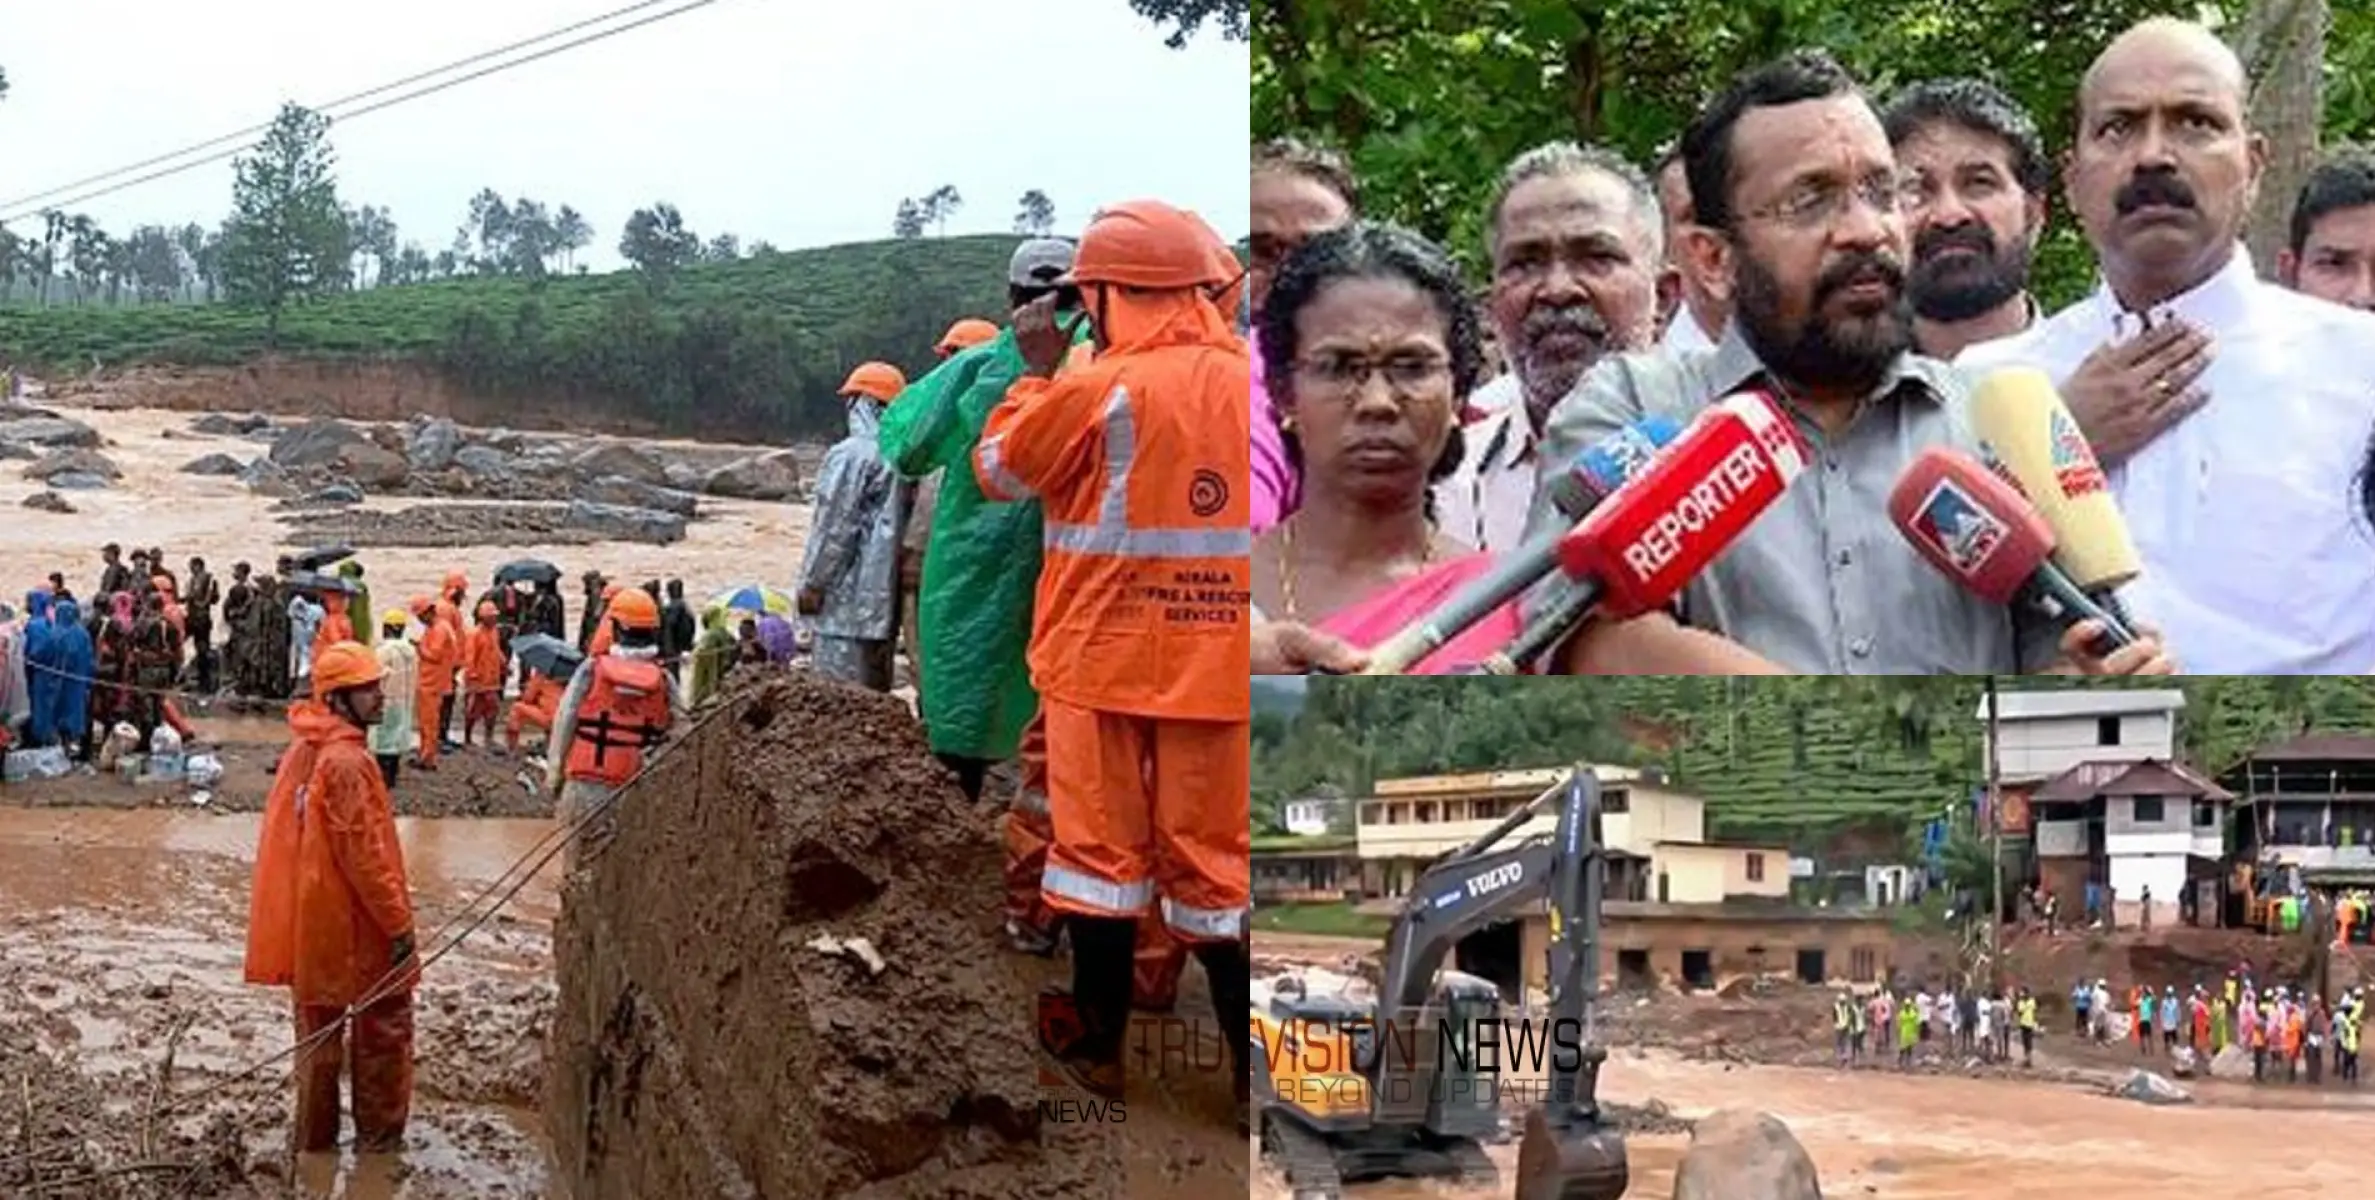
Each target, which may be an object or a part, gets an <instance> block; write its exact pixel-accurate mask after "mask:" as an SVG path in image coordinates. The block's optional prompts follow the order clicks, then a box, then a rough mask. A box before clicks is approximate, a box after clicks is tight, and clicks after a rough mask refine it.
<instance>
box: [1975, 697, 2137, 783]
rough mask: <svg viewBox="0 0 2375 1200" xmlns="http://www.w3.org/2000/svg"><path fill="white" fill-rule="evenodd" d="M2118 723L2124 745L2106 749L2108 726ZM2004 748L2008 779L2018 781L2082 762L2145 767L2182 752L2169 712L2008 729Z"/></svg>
mask: <svg viewBox="0 0 2375 1200" xmlns="http://www.w3.org/2000/svg"><path fill="white" fill-rule="evenodd" d="M2107 719H2114V720H2116V721H2117V722H2118V729H2117V733H2118V737H2119V740H2118V742H2117V743H2115V744H2108V745H2107V744H2105V743H2104V742H2103V734H2104V732H2105V730H2104V727H2103V724H2102V722H2103V721H2105V720H2107ZM1999 745H2000V748H2001V754H2002V760H2003V769H2004V774H2005V775H2007V776H2011V777H2014V778H2038V779H2042V778H2049V777H2051V776H2055V775H2059V774H2061V773H2062V772H2064V771H2067V770H2069V769H2070V768H2072V767H2075V766H2077V765H2078V764H2080V763H2082V762H2140V761H2142V760H2144V759H2147V758H2158V759H2164V760H2165V759H2168V758H2172V757H2174V756H2175V753H2176V746H2177V741H2176V723H2175V722H2173V721H2172V720H2170V714H2168V713H2120V714H2112V713H2104V714H2101V715H2100V716H2097V715H2094V714H2088V715H2085V716H2073V717H2040V718H2032V719H2028V720H2020V721H2011V720H2007V721H2005V722H2004V724H2003V730H2002V738H2001V741H2000V743H1999Z"/></svg>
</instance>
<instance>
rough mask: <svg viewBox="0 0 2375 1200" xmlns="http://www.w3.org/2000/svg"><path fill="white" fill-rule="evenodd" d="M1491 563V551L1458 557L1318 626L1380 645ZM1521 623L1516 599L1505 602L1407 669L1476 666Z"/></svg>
mask: <svg viewBox="0 0 2375 1200" xmlns="http://www.w3.org/2000/svg"><path fill="white" fill-rule="evenodd" d="M1492 565H1493V558H1492V556H1491V555H1489V554H1470V555H1467V556H1465V557H1462V558H1455V559H1453V560H1451V561H1450V562H1447V563H1443V564H1441V565H1438V566H1435V567H1432V568H1430V569H1428V570H1426V571H1422V572H1420V573H1419V574H1417V575H1414V576H1412V577H1411V578H1409V579H1408V580H1405V581H1404V582H1402V583H1400V584H1397V585H1395V586H1393V587H1389V588H1386V589H1385V590H1383V591H1380V592H1377V593H1375V594H1374V595H1371V596H1370V597H1369V598H1368V599H1366V600H1363V601H1361V602H1360V603H1358V604H1355V605H1353V606H1352V607H1350V608H1345V609H1340V610H1338V611H1337V612H1336V613H1335V614H1333V615H1332V616H1330V617H1328V618H1327V619H1326V620H1324V621H1321V622H1320V623H1319V628H1320V631H1321V632H1322V633H1328V634H1333V635H1335V636H1336V637H1340V638H1343V639H1344V640H1345V641H1348V642H1351V643H1352V644H1353V645H1355V646H1359V647H1361V648H1362V649H1364V650H1365V649H1368V648H1370V647H1373V646H1376V645H1377V644H1378V643H1380V642H1383V641H1385V640H1386V639H1387V638H1390V637H1392V636H1394V635H1395V634H1397V633H1399V632H1401V631H1402V630H1403V629H1405V628H1407V627H1408V626H1409V625H1410V624H1411V623H1412V622H1414V621H1416V620H1418V619H1419V618H1420V617H1423V616H1425V615H1427V614H1428V613H1430V612H1432V611H1434V610H1435V608H1436V606H1438V605H1440V604H1442V603H1443V602H1444V601H1445V600H1448V599H1450V598H1451V595H1452V593H1454V592H1457V591H1458V590H1459V589H1460V588H1461V587H1463V586H1464V585H1466V584H1467V583H1468V581H1469V580H1471V579H1474V578H1476V577H1477V576H1479V575H1482V574H1483V573H1484V572H1485V571H1486V570H1488V569H1489V568H1491V566H1492ZM1522 628H1524V623H1523V621H1522V619H1521V618H1520V617H1519V616H1518V608H1517V604H1516V602H1514V601H1512V602H1511V603H1508V604H1504V605H1502V606H1501V607H1499V608H1497V609H1494V610H1493V611H1492V612H1491V613H1490V614H1488V615H1487V616H1486V617H1485V618H1484V619H1483V620H1482V621H1479V622H1477V623H1476V624H1475V625H1473V626H1470V627H1469V628H1468V629H1467V630H1466V631H1465V632H1463V633H1461V634H1460V635H1459V636H1458V637H1455V638H1453V639H1451V641H1450V642H1449V643H1447V644H1445V645H1444V646H1442V647H1441V648H1440V649H1438V650H1436V651H1435V652H1434V653H1433V654H1430V655H1428V656H1426V657H1425V658H1423V659H1420V660H1419V661H1418V663H1417V664H1416V665H1415V666H1413V667H1411V668H1410V671H1409V674H1412V675H1448V674H1451V673H1452V672H1454V671H1457V670H1459V669H1461V668H1463V667H1472V666H1474V665H1476V664H1477V663H1480V662H1483V661H1484V660H1485V659H1486V658H1488V657H1490V656H1491V655H1492V654H1493V652H1494V651H1496V650H1499V649H1501V648H1502V647H1503V646H1506V645H1508V644H1509V643H1510V641H1511V640H1513V639H1515V638H1516V637H1517V635H1518V632H1519V630H1521V629H1522Z"/></svg>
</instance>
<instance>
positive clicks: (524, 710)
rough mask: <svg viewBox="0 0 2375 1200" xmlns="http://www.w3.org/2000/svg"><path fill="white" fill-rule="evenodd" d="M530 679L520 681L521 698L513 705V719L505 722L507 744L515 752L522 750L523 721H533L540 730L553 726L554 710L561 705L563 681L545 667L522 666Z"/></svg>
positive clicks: (504, 731) (529, 722) (528, 722)
mask: <svg viewBox="0 0 2375 1200" xmlns="http://www.w3.org/2000/svg"><path fill="white" fill-rule="evenodd" d="M520 673H521V674H522V675H523V676H525V677H526V679H527V682H525V683H523V684H521V685H520V698H519V700H518V702H516V703H514V704H513V705H512V706H511V719H510V720H509V721H508V722H506V723H505V724H504V727H503V733H504V745H505V748H506V749H507V750H508V751H509V752H510V753H512V754H517V753H519V749H520V725H521V724H522V723H526V724H529V725H534V726H535V727H536V728H537V729H538V730H539V731H542V730H548V729H551V728H552V727H553V713H554V710H556V709H558V708H559V707H560V706H561V684H560V682H559V681H557V680H555V679H554V678H553V677H552V676H550V675H547V674H545V673H544V672H542V671H530V670H527V669H526V668H524V667H523V668H522V669H521V672H520Z"/></svg>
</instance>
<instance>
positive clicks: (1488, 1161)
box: [1443, 1142, 1501, 1192]
mask: <svg viewBox="0 0 2375 1200" xmlns="http://www.w3.org/2000/svg"><path fill="white" fill-rule="evenodd" d="M1443 1154H1444V1157H1446V1158H1448V1159H1450V1160H1451V1165H1452V1169H1453V1170H1454V1171H1455V1172H1457V1173H1458V1176H1459V1181H1460V1186H1461V1187H1463V1188H1483V1189H1490V1190H1493V1191H1495V1192H1498V1191H1499V1190H1500V1187H1501V1168H1499V1167H1496V1166H1494V1165H1493V1159H1492V1156H1491V1155H1489V1154H1487V1153H1485V1151H1484V1147H1483V1146H1481V1145H1479V1144H1477V1143H1475V1142H1455V1143H1453V1144H1451V1145H1450V1146H1447V1147H1445V1148H1444V1151H1443Z"/></svg>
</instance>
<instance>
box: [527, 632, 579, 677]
mask: <svg viewBox="0 0 2375 1200" xmlns="http://www.w3.org/2000/svg"><path fill="white" fill-rule="evenodd" d="M511 653H512V654H513V656H515V657H517V658H518V659H519V660H520V667H521V669H523V670H528V671H534V672H536V673H537V674H539V675H548V676H551V677H552V678H554V679H567V678H569V677H570V676H572V675H575V674H576V673H577V667H578V664H580V663H582V662H584V661H585V653H584V652H583V651H581V650H579V649H578V648H577V647H576V646H573V645H571V644H569V643H568V642H564V641H562V640H561V639H559V638H557V637H553V636H552V635H550V634H544V633H523V634H521V635H520V636H518V637H515V638H513V639H511Z"/></svg>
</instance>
